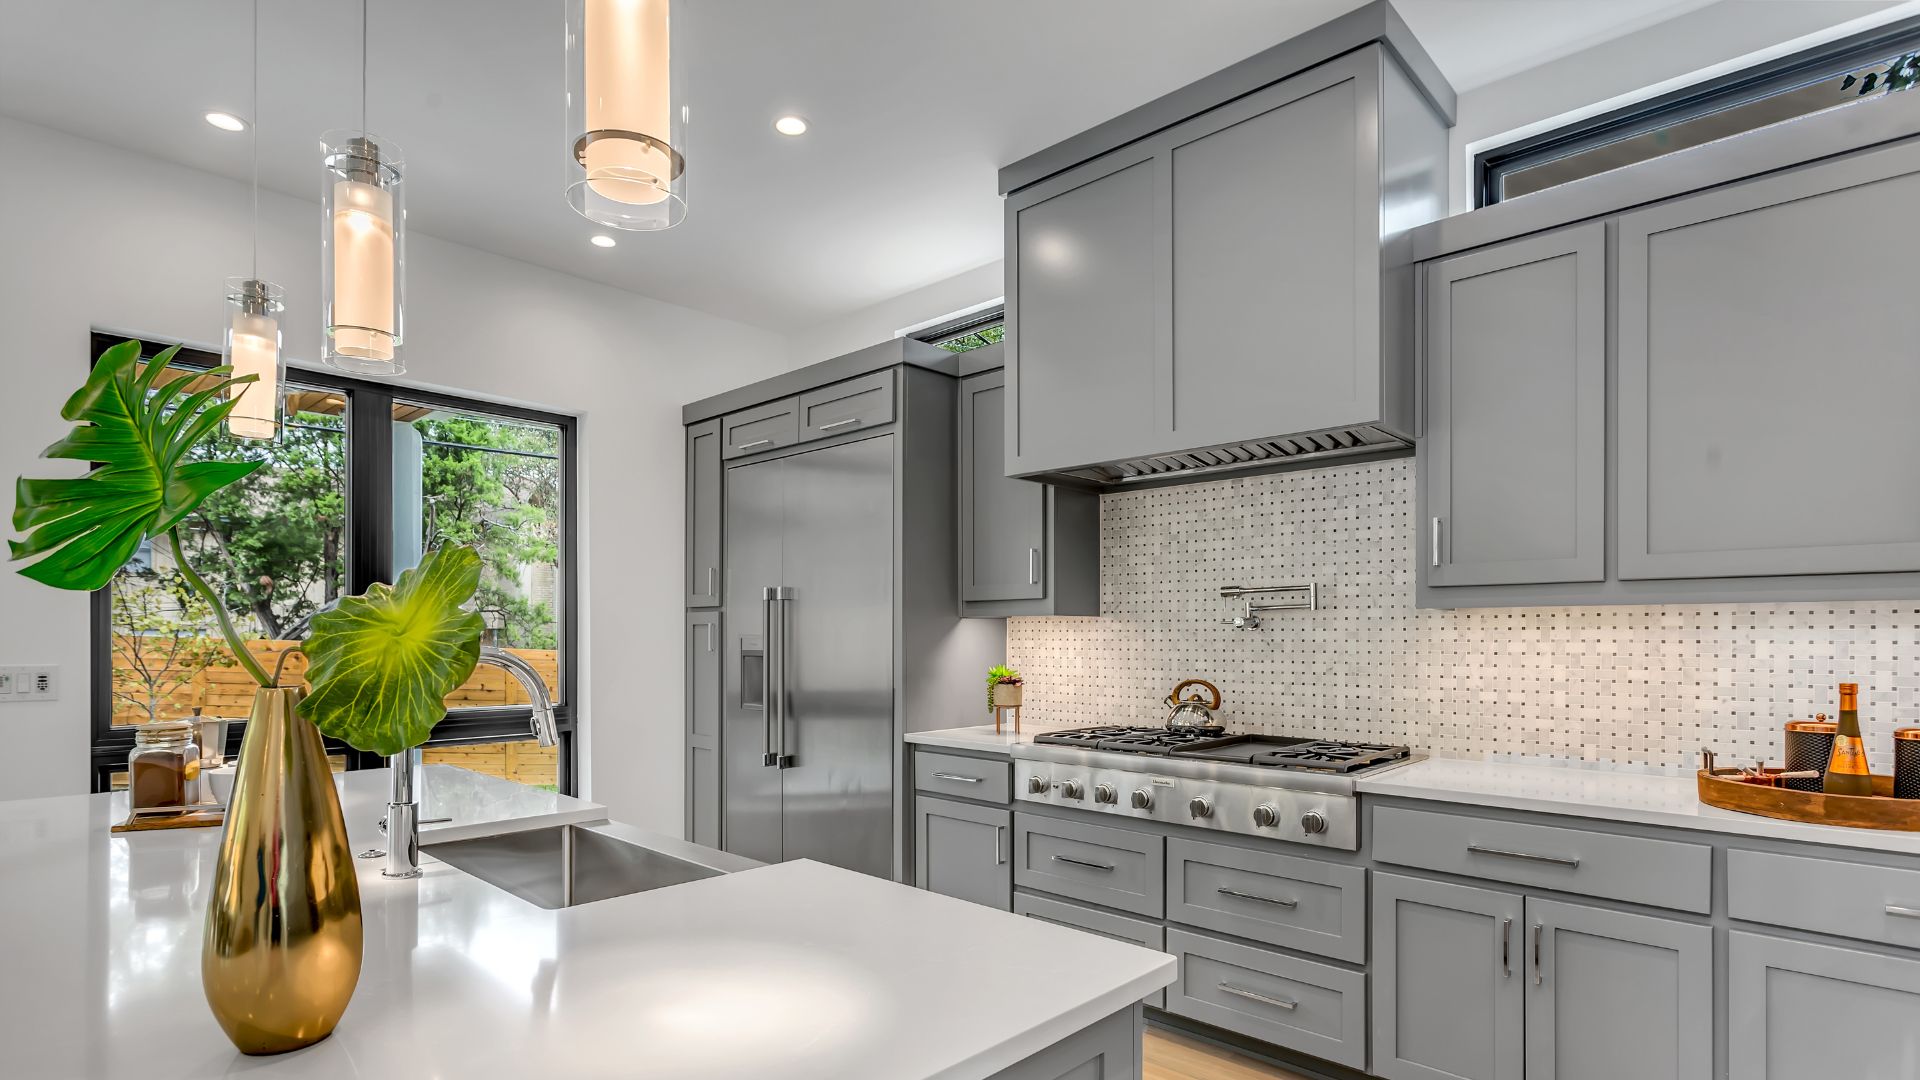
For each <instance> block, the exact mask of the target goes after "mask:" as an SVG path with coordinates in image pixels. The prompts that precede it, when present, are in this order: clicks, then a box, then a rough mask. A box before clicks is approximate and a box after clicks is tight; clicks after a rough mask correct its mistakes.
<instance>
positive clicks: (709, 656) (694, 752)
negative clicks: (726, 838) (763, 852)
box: [684, 611, 722, 848]
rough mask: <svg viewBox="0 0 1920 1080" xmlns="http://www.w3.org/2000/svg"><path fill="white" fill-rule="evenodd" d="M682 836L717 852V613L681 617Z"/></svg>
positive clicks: (718, 804) (718, 754)
mask: <svg viewBox="0 0 1920 1080" xmlns="http://www.w3.org/2000/svg"><path fill="white" fill-rule="evenodd" d="M684 647H685V649H686V658H687V670H686V684H687V806H686V818H687V820H686V837H687V839H688V840H691V841H693V842H694V843H696V844H703V845H705V846H707V847H715V848H717V847H719V846H720V845H721V840H722V838H721V836H720V818H721V807H720V613H719V612H718V611H689V612H687V636H686V642H685V646H684Z"/></svg>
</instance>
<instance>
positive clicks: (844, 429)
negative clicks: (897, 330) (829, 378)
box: [799, 368, 894, 442]
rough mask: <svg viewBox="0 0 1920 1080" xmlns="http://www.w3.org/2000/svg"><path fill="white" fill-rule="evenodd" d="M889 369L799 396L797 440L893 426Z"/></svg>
mask: <svg viewBox="0 0 1920 1080" xmlns="http://www.w3.org/2000/svg"><path fill="white" fill-rule="evenodd" d="M893 376H894V372H893V369H892V368H887V369H886V370H883V371H876V372H873V373H872V374H869V375H862V376H860V377H859V378H857V379H848V380H847V381H845V382H839V383H834V384H833V385H832V386H823V387H821V388H820V389H818V390H809V391H807V392H806V393H804V394H801V395H800V405H799V414H800V415H799V419H800V441H802V442H806V441H808V440H810V439H824V438H827V437H828V436H831V435H839V434H843V433H851V432H854V431H858V430H860V429H862V428H874V427H879V426H881V425H882V424H891V423H893V417H894V400H893V399H894V390H893V385H894V377H893Z"/></svg>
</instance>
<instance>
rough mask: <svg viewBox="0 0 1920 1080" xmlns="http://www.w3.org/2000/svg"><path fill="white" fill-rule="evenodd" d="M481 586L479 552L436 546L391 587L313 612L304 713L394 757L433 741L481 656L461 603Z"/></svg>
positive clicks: (471, 618) (475, 620)
mask: <svg viewBox="0 0 1920 1080" xmlns="http://www.w3.org/2000/svg"><path fill="white" fill-rule="evenodd" d="M479 584H480V556H479V554H477V553H476V552H475V551H474V550H473V549H472V548H470V547H464V546H460V545H453V546H449V547H442V548H439V549H437V550H435V551H433V552H431V553H430V554H428V555H427V557H426V558H425V559H423V560H422V561H421V563H420V565H419V566H416V567H414V568H413V569H411V570H408V571H407V572H406V573H404V574H401V575H400V583H399V584H397V585H393V586H387V585H375V586H374V587H373V588H371V589H368V590H367V593H366V595H365V596H349V597H347V598H346V599H344V600H342V601H340V606H339V607H337V608H335V609H334V610H332V611H323V612H321V613H320V614H318V615H315V616H314V617H313V630H312V632H311V633H309V634H308V635H307V640H306V643H305V644H303V645H301V646H300V648H301V651H303V652H305V653H306V654H307V659H308V661H309V662H310V666H309V667H308V668H307V681H308V682H309V683H311V684H312V685H313V692H312V693H311V694H308V695H307V697H306V700H304V701H302V702H301V703H300V714H301V715H302V716H305V717H306V718H307V719H308V720H311V721H313V723H314V725H315V726H316V727H318V728H319V729H320V730H321V732H323V733H324V734H327V735H330V736H332V737H334V738H336V739H339V740H341V741H342V742H345V743H346V744H348V745H349V746H352V747H354V748H356V749H359V750H368V751H372V752H373V753H376V754H381V755H385V756H387V757H392V756H393V755H394V754H397V753H399V752H401V751H402V750H406V749H408V748H410V747H415V746H419V745H420V744H421V743H423V742H426V741H427V735H428V733H429V732H431V731H432V730H433V725H435V724H437V723H439V722H440V718H441V717H442V716H445V715H446V712H447V706H446V701H445V699H446V696H447V695H448V694H450V693H452V692H453V690H454V688H455V687H457V686H459V685H460V684H461V683H463V682H466V681H467V676H469V675H472V674H473V667H474V664H475V662H476V661H478V660H479V658H480V631H481V628H482V624H481V622H480V616H479V615H476V614H474V613H473V612H471V611H462V610H460V605H461V604H464V603H466V602H467V601H468V600H470V599H472V598H473V593H474V590H475V589H476V588H478V587H479Z"/></svg>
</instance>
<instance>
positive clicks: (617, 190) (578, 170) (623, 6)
mask: <svg viewBox="0 0 1920 1080" xmlns="http://www.w3.org/2000/svg"><path fill="white" fill-rule="evenodd" d="M678 8H679V5H678V4H677V3H675V2H674V0H567V141H568V157H569V160H568V164H567V202H568V203H569V204H570V205H571V206H572V207H573V208H574V210H576V211H578V212H579V213H580V214H581V215H582V216H584V217H586V218H587V219H588V220H590V221H592V222H594V223H596V224H599V225H605V226H607V227H609V228H614V229H628V230H635V231H653V230H659V229H671V228H673V227H674V226H675V225H678V224H680V222H681V220H682V219H683V218H685V217H686V216H687V160H686V152H687V121H688V119H689V112H688V109H687V104H686V96H685V93H684V90H683V88H684V84H685V79H684V75H685V67H686V65H685V63H684V61H685V59H686V56H685V51H684V50H683V49H676V48H675V37H674V35H675V33H676V32H677V31H678V29H679V27H680V26H681V21H680V18H679V12H678ZM676 52H677V53H679V55H678V56H676V55H675V53H676Z"/></svg>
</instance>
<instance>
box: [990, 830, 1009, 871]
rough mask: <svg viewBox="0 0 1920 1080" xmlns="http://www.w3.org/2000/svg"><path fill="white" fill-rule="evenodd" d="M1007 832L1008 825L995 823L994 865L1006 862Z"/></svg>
mask: <svg viewBox="0 0 1920 1080" xmlns="http://www.w3.org/2000/svg"><path fill="white" fill-rule="evenodd" d="M1006 833H1007V827H1006V826H1005V825H995V826H994V827H993V865H995V866H1003V865H1005V864H1006V861H1007V855H1006V851H1007V848H1006V844H1005V838H1006Z"/></svg>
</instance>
